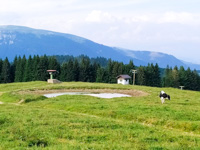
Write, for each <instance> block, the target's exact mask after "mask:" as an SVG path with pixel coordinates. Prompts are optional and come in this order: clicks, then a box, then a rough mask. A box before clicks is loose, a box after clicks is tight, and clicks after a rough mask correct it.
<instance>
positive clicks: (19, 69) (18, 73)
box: [14, 56, 24, 82]
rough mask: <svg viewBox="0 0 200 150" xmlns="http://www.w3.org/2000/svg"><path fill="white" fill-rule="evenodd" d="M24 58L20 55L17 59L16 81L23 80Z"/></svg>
mask: <svg viewBox="0 0 200 150" xmlns="http://www.w3.org/2000/svg"><path fill="white" fill-rule="evenodd" d="M21 63H22V59H21V57H20V56H19V58H18V59H17V61H16V68H15V80H14V81H15V82H22V78H23V74H22V69H24V68H22V65H21Z"/></svg>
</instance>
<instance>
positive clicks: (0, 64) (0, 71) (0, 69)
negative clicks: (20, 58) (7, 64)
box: [0, 59, 3, 83]
mask: <svg viewBox="0 0 200 150" xmlns="http://www.w3.org/2000/svg"><path fill="white" fill-rule="evenodd" d="M2 67H3V60H2V59H0V83H2V81H1V74H2Z"/></svg>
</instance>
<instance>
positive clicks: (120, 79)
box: [116, 74, 131, 85]
mask: <svg viewBox="0 0 200 150" xmlns="http://www.w3.org/2000/svg"><path fill="white" fill-rule="evenodd" d="M116 78H117V84H123V85H128V84H129V80H130V79H131V77H130V76H129V75H126V74H125V75H119V76H117V77H116Z"/></svg>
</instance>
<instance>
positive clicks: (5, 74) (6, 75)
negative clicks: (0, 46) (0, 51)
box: [1, 57, 11, 83]
mask: <svg viewBox="0 0 200 150" xmlns="http://www.w3.org/2000/svg"><path fill="white" fill-rule="evenodd" d="M10 71H11V70H10V63H9V61H8V58H7V57H6V58H5V60H4V61H3V66H2V71H1V81H2V83H10V82H11V80H10V76H11V72H10Z"/></svg>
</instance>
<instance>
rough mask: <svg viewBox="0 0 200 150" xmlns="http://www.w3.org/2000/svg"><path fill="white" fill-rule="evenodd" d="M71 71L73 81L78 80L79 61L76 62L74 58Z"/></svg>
mask: <svg viewBox="0 0 200 150" xmlns="http://www.w3.org/2000/svg"><path fill="white" fill-rule="evenodd" d="M73 71H74V73H73V74H74V81H79V72H80V67H79V63H78V60H77V59H75V60H74V65H73Z"/></svg>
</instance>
